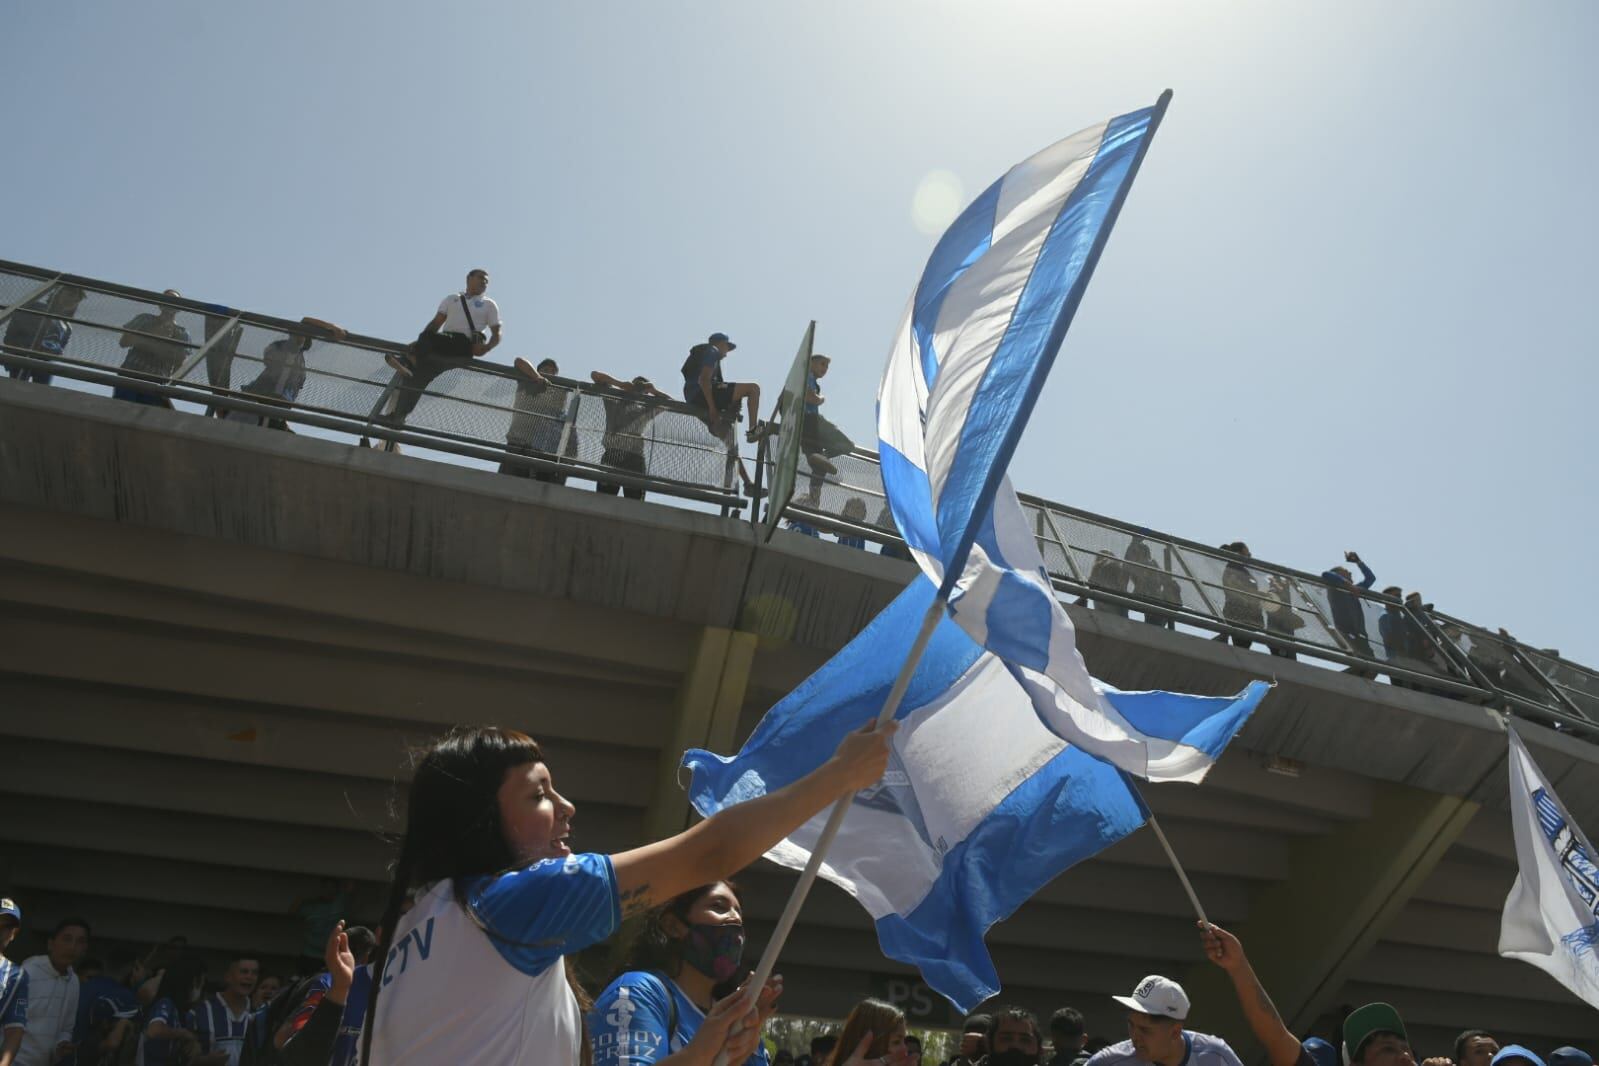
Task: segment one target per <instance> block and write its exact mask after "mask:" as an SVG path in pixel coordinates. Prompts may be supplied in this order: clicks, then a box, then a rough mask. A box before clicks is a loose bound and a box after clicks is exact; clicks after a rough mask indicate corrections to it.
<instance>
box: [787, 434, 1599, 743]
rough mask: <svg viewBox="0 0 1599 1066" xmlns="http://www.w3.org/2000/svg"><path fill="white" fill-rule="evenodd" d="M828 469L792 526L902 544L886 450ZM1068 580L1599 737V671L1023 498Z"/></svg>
mask: <svg viewBox="0 0 1599 1066" xmlns="http://www.w3.org/2000/svg"><path fill="white" fill-rule="evenodd" d="M831 462H832V464H833V465H834V466H835V467H837V469H838V472H837V473H836V474H825V475H824V474H820V473H817V472H814V471H812V470H810V469H809V467H808V465H807V462H806V460H805V459H804V458H801V459H799V462H798V469H797V476H796V479H795V486H796V487H795V493H794V498H793V500H792V502H791V503H790V505H789V509H788V513H789V516H790V519H791V521H795V522H799V523H802V524H803V525H806V526H809V527H811V528H815V529H821V530H827V531H829V532H833V533H836V534H839V535H840V536H844V537H856V538H862V539H865V540H868V541H875V542H877V543H879V544H881V545H883V546H884V548H885V553H886V554H900V553H902V552H903V548H904V542H903V541H902V540H901V539H900V538H899V535H898V532H897V531H896V530H895V528H894V521H893V517H892V515H891V514H890V513H889V510H888V507H887V500H886V498H885V497H884V494H883V482H882V475H881V471H880V470H879V468H878V465H877V457H876V456H875V455H874V454H872V453H871V452H868V451H864V450H861V449H857V450H856V451H855V452H853V453H852V454H850V455H848V456H840V457H836V458H834V459H832V460H831ZM1021 501H1022V509H1023V511H1024V512H1025V513H1026V514H1027V516H1028V519H1029V522H1030V524H1031V526H1032V530H1033V535H1034V537H1035V538H1036V540H1037V543H1038V549H1039V553H1040V554H1041V555H1042V556H1043V559H1044V565H1045V569H1047V570H1048V571H1049V574H1050V577H1051V579H1052V580H1053V582H1054V584H1055V587H1056V588H1057V589H1059V590H1060V591H1061V592H1063V593H1066V594H1068V595H1071V596H1075V597H1077V602H1078V603H1080V604H1083V605H1086V606H1091V607H1093V608H1095V609H1097V610H1103V611H1109V612H1111V613H1114V614H1118V615H1121V616H1122V617H1128V618H1130V617H1134V615H1135V614H1136V616H1137V617H1139V618H1141V619H1142V620H1143V621H1145V622H1147V623H1149V624H1152V625H1157V626H1161V627H1163V628H1173V629H1175V628H1177V627H1178V626H1182V627H1184V628H1185V629H1195V630H1201V631H1205V632H1209V633H1213V634H1216V639H1218V640H1230V641H1232V642H1233V643H1234V644H1237V645H1241V646H1245V647H1249V646H1257V645H1258V646H1260V647H1262V648H1264V649H1266V650H1267V651H1269V652H1271V653H1272V654H1274V655H1280V656H1284V657H1298V656H1301V655H1303V656H1305V657H1306V658H1311V659H1317V660H1321V661H1324V662H1329V663H1334V664H1338V665H1342V666H1344V667H1345V668H1346V670H1347V671H1348V672H1350V673H1352V674H1357V675H1360V676H1364V677H1368V678H1372V679H1376V678H1377V677H1378V676H1379V675H1380V676H1383V677H1386V678H1387V679H1388V680H1389V682H1390V683H1392V684H1393V685H1395V686H1398V687H1402V688H1409V689H1412V690H1415V691H1420V692H1427V693H1432V694H1434V695H1440V696H1447V697H1450V698H1454V699H1462V700H1467V701H1470V702H1474V703H1482V704H1487V705H1493V706H1496V707H1499V708H1502V709H1505V710H1509V711H1513V712H1515V713H1518V714H1521V715H1524V716H1526V717H1529V718H1532V719H1535V720H1539V721H1542V722H1544V723H1546V724H1551V725H1554V726H1555V727H1557V728H1559V729H1562V730H1564V731H1568V732H1571V733H1574V734H1581V735H1584V736H1587V737H1589V738H1592V739H1599V672H1596V671H1594V670H1591V669H1589V668H1588V667H1585V666H1580V665H1578V664H1576V663H1572V662H1569V661H1567V660H1565V659H1562V658H1560V657H1559V656H1558V655H1557V654H1556V653H1553V652H1550V651H1547V650H1538V649H1535V648H1531V647H1529V646H1527V645H1524V644H1521V643H1520V642H1518V641H1516V640H1514V639H1513V638H1510V637H1508V636H1507V635H1505V634H1502V633H1500V634H1496V633H1490V632H1489V631H1487V630H1485V629H1483V628H1481V627H1478V626H1473V625H1470V624H1469V623H1466V622H1463V621H1461V620H1460V619H1457V618H1452V617H1450V616H1448V615H1444V614H1441V613H1438V612H1436V611H1431V610H1418V609H1415V608H1413V607H1411V606H1408V605H1406V604H1405V603H1403V602H1401V601H1399V600H1395V599H1392V598H1390V597H1387V596H1384V595H1382V594H1381V593H1377V592H1372V591H1367V590H1364V589H1361V588H1359V587H1357V586H1354V585H1349V584H1335V583H1334V582H1333V581H1331V580H1329V579H1328V578H1326V577H1325V576H1323V575H1318V574H1310V573H1306V572H1303V571H1299V570H1294V569H1291V568H1289V567H1284V566H1278V565H1276V564H1273V563H1268V562H1263V561H1261V560H1258V559H1254V558H1248V557H1245V556H1241V555H1235V554H1233V553H1231V552H1228V551H1224V550H1222V549H1220V548H1212V547H1208V546H1206V545H1202V544H1198V543H1195V542H1193V541H1189V540H1184V539H1182V538H1179V537H1173V536H1170V535H1168V534H1164V533H1157V532H1154V531H1152V530H1149V529H1144V528H1141V527H1139V526H1135V525H1133V524H1131V523H1127V522H1121V521H1118V520H1116V519H1113V518H1107V517H1105V516H1103V515H1096V514H1092V513H1090V512H1087V511H1081V510H1078V509H1076V508H1072V507H1066V506H1064V505H1062V504H1057V503H1052V502H1050V501H1048V500H1044V499H1040V498H1038V497H1036V496H1027V495H1022V496H1021Z"/></svg>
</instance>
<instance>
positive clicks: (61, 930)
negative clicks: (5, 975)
mask: <svg viewBox="0 0 1599 1066" xmlns="http://www.w3.org/2000/svg"><path fill="white" fill-rule="evenodd" d="M88 950H89V923H88V922H86V921H84V920H83V919H82V918H63V919H62V920H61V921H59V922H57V923H56V927H55V932H53V933H51V934H50V939H49V940H47V941H45V953H44V954H43V955H35V956H34V957H33V958H31V959H28V960H27V961H26V962H24V963H23V964H22V972H23V973H25V974H27V975H28V1027H27V1029H26V1030H25V1031H24V1032H23V1034H22V1047H21V1048H19V1049H18V1050H17V1066H54V1064H55V1062H56V1061H57V1060H59V1059H61V1058H64V1057H65V1056H67V1055H70V1054H71V1053H72V1050H73V1045H72V1026H73V1024H74V1023H76V1022H77V1020H78V975H77V974H76V973H74V972H73V970H72V967H73V966H74V965H76V964H77V962H78V960H79V959H81V958H83V953H84V952H86V951H88Z"/></svg>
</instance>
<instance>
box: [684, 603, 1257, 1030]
mask: <svg viewBox="0 0 1599 1066" xmlns="http://www.w3.org/2000/svg"><path fill="white" fill-rule="evenodd" d="M935 595H936V591H935V589H934V587H933V585H932V584H931V583H930V582H929V581H927V580H926V579H925V578H920V577H919V578H917V579H916V581H915V582H914V583H913V584H912V585H911V586H910V587H909V588H907V589H906V590H905V592H904V593H902V594H901V595H900V596H899V598H898V599H896V600H895V601H894V603H893V604H891V605H890V606H889V607H888V608H887V609H885V610H884V611H883V612H882V613H881V614H880V615H878V616H877V618H876V619H874V620H873V621H872V622H871V624H870V625H868V626H867V627H866V629H864V630H863V631H862V632H861V633H860V634H859V635H858V636H857V637H856V638H855V639H854V640H853V641H851V642H850V644H849V645H847V646H846V647H845V648H844V649H843V650H842V651H840V652H839V653H838V655H836V656H835V657H834V658H832V659H831V660H829V661H828V662H827V663H826V664H825V665H823V666H822V667H821V669H819V670H818V671H817V672H816V673H815V674H813V675H812V676H811V677H810V678H808V679H807V680H806V681H805V682H803V683H802V684H801V685H800V686H799V687H798V688H796V689H795V690H794V691H793V692H792V693H790V694H789V695H788V696H787V697H785V698H784V699H783V700H782V701H781V702H779V703H778V704H777V706H775V707H774V708H772V710H771V711H770V712H769V713H768V714H767V715H766V717H765V718H763V719H762V720H761V723H760V725H759V726H757V727H756V729H755V732H754V733H753V734H752V735H751V737H750V739H749V741H748V742H747V743H746V744H745V745H744V747H743V748H742V749H741V750H740V751H739V753H738V754H737V755H735V756H733V757H731V758H726V757H722V756H718V755H715V754H712V753H710V752H706V751H700V750H692V751H689V752H687V753H685V755H684V757H683V765H684V766H686V767H688V768H690V769H691V770H692V771H693V782H692V785H691V787H690V792H689V795H690V799H691V801H692V802H693V804H694V807H695V809H696V810H698V811H699V812H700V813H701V814H702V815H705V816H707V817H709V816H710V815H712V814H714V813H716V812H717V811H719V810H721V809H722V808H724V807H727V806H731V805H733V804H735V803H739V802H742V801H744V800H747V799H752V798H754V797H756V796H759V795H763V794H765V793H766V792H769V791H774V790H776V789H779V788H782V787H783V786H784V785H787V784H790V783H791V782H793V781H796V780H798V779H799V778H800V777H802V776H804V775H805V774H807V773H809V772H810V771H811V770H813V769H815V768H816V767H817V766H819V765H821V764H822V763H823V762H825V761H826V760H827V759H828V758H829V757H830V756H831V755H832V753H833V751H834V749H835V748H836V747H837V746H838V743H839V741H840V740H842V739H843V737H844V735H845V734H846V733H847V732H849V731H850V730H852V729H859V728H860V727H861V726H862V725H864V724H865V723H867V722H869V721H871V720H872V719H873V718H874V717H875V716H876V715H877V712H878V711H879V710H880V709H881V708H882V706H883V703H884V701H885V699H886V698H887V695H888V692H889V689H890V688H891V687H892V685H893V683H894V679H895V676H896V675H897V673H898V672H899V669H900V667H901V665H903V663H904V661H905V657H906V654H907V652H908V651H909V649H910V645H911V643H912V640H913V639H914V636H915V634H916V632H917V630H918V628H919V624H920V622H921V619H922V617H923V616H924V615H925V613H926V612H927V610H928V608H929V606H930V605H931V604H932V603H933V602H934V599H935ZM1108 698H1110V699H1111V700H1113V701H1116V704H1117V706H1119V707H1120V709H1121V713H1123V714H1124V715H1125V716H1126V717H1127V718H1128V719H1129V720H1133V721H1137V722H1138V723H1139V725H1140V726H1141V727H1142V728H1143V729H1144V730H1145V732H1147V733H1148V734H1149V735H1150V736H1151V737H1153V738H1158V739H1159V740H1160V741H1161V742H1162V743H1165V744H1167V745H1170V746H1171V747H1172V748H1173V749H1174V750H1175V749H1179V748H1181V749H1183V750H1185V751H1187V752H1188V753H1189V755H1190V757H1191V758H1192V759H1194V760H1195V761H1198V762H1203V763H1204V764H1206V765H1208V764H1209V763H1210V762H1213V761H1214V760H1215V758H1216V756H1217V755H1219V754H1220V752H1221V749H1222V748H1223V746H1225V745H1226V743H1227V742H1228V740H1230V739H1231V738H1232V736H1233V734H1234V732H1236V731H1237V729H1238V728H1239V727H1240V726H1241V725H1242V724H1243V721H1244V719H1245V718H1247V717H1248V715H1249V712H1250V711H1251V710H1252V709H1253V707H1254V704H1255V702H1256V701H1257V700H1258V696H1256V697H1255V698H1254V699H1251V698H1249V697H1248V695H1247V694H1246V695H1245V696H1244V697H1241V698H1225V699H1224V698H1217V699H1204V700H1196V699H1194V698H1191V697H1182V698H1179V699H1176V700H1173V699H1171V698H1169V697H1167V695H1166V694H1165V693H1117V692H1114V691H1113V690H1112V691H1110V692H1109V693H1108ZM897 717H898V719H899V721H900V730H899V732H898V733H897V734H896V735H895V738H894V750H893V754H892V756H891V758H890V762H889V771H888V773H887V774H886V775H885V776H884V778H883V781H882V783H881V784H880V785H879V786H878V787H876V788H874V789H870V790H867V791H865V792H862V793H860V794H859V795H858V796H856V797H855V799H854V802H853V805H852V806H851V808H850V809H849V812H848V814H847V815H846V816H845V819H844V822H843V825H842V828H841V829H840V832H839V834H838V837H837V838H836V839H835V840H834V842H833V845H832V847H831V849H830V850H829V851H828V852H827V855H826V858H825V860H824V862H823V864H822V866H821V870H820V874H821V876H822V877H825V878H827V879H828V880H829V881H832V882H833V883H834V884H837V885H839V886H840V887H842V888H843V889H844V890H845V891H846V892H848V893H849V894H850V895H852V896H854V897H855V898H856V899H857V900H858V901H859V902H860V903H861V905H862V906H864V907H865V908H866V910H867V911H868V913H870V914H871V916H872V918H873V920H874V922H875V923H876V927H877V933H878V939H879V942H880V943H881V946H882V949H883V952H884V954H886V955H888V956H889V957H890V958H895V959H899V960H901V961H903V962H907V963H911V964H913V965H915V966H917V967H918V968H920V970H921V972H922V975H923V978H924V980H926V981H927V983H928V984H929V985H930V986H931V987H933V988H935V989H937V990H938V991H939V992H941V993H942V994H943V995H945V996H946V997H948V998H949V999H950V1000H951V1001H952V1002H953V1003H955V1004H956V1006H958V1007H959V1008H960V1009H962V1010H968V1009H970V1008H971V1007H973V1006H975V1005H976V1004H977V1003H979V1002H981V1001H982V1000H983V999H986V998H987V997H988V996H990V995H993V994H994V993H995V992H997V991H998V989H999V979H998V975H997V974H996V973H995V970H994V966H993V963H992V962H991V961H990V959H989V956H988V952H987V949H986V948H985V947H984V945H983V936H984V934H985V933H986V932H987V930H988V928H989V927H990V926H991V925H993V924H994V923H995V922H997V921H999V920H1001V919H1003V918H1005V917H1007V916H1008V915H1010V914H1011V913H1012V912H1013V911H1014V910H1015V909H1016V908H1017V907H1018V906H1020V905H1021V904H1022V903H1023V902H1024V901H1025V900H1026V899H1028V898H1029V897H1030V896H1032V895H1033V894H1034V893H1035V892H1037V891H1038V889H1040V888H1041V887H1043V885H1045V884H1046V883H1047V882H1049V881H1050V880H1051V879H1052V878H1054V877H1055V876H1056V875H1057V874H1059V873H1061V872H1062V871H1063V870H1065V869H1066V868H1067V867H1069V866H1071V865H1072V864H1073V863H1075V862H1078V861H1080V860H1082V859H1085V858H1087V857H1089V856H1091V855H1093V854H1095V853H1096V852H1098V851H1100V850H1101V849H1102V848H1104V847H1106V846H1107V845H1109V844H1112V843H1114V842H1115V841H1117V840H1120V839H1121V838H1122V837H1124V836H1126V835H1127V834H1128V833H1131V832H1132V831H1133V830H1135V829H1136V828H1138V827H1139V826H1140V825H1142V824H1143V822H1144V820H1145V818H1146V815H1147V812H1146V811H1145V809H1144V806H1143V803H1142V801H1141V800H1140V799H1139V797H1138V794H1137V792H1136V791H1135V790H1134V789H1133V788H1132V786H1131V785H1130V783H1129V781H1128V779H1127V778H1126V776H1125V775H1124V774H1123V773H1122V772H1121V771H1119V770H1118V769H1117V768H1116V767H1114V766H1111V765H1109V764H1108V763H1106V762H1104V761H1102V760H1100V759H1098V758H1095V757H1093V756H1092V755H1089V754H1088V753H1086V752H1084V751H1082V750H1080V749H1078V748H1076V747H1074V746H1072V745H1070V744H1068V743H1066V742H1065V741H1063V740H1062V739H1061V738H1060V737H1059V736H1058V735H1056V734H1055V733H1054V732H1052V731H1051V730H1050V729H1048V728H1046V727H1045V725H1044V724H1043V722H1042V721H1040V719H1039V717H1038V714H1037V713H1036V711H1035V710H1034V707H1033V701H1032V699H1031V698H1030V697H1029V696H1028V695H1027V694H1026V692H1025V689H1024V684H1023V682H1022V680H1021V678H1020V677H1019V675H1018V673H1017V672H1016V671H1015V670H1014V669H1013V668H1012V667H1011V666H1010V665H1009V664H1007V663H1006V662H1005V661H1004V660H1002V659H1001V658H999V657H998V656H996V655H994V654H993V653H991V652H988V651H986V650H985V649H983V648H982V647H980V646H979V645H978V644H977V643H975V642H974V641H973V640H972V639H971V638H970V637H969V636H968V635H967V634H966V633H965V632H964V631H963V630H962V629H961V628H960V627H959V626H957V625H955V624H954V623H953V622H951V621H950V620H949V619H947V618H946V619H944V620H942V621H941V622H940V623H939V625H938V627H937V629H936V630H935V631H934V633H933V637H932V639H931V642H930V643H929V645H928V647H927V650H926V653H925V654H924V655H923V657H922V659H921V662H920V665H919V666H918V668H917V670H916V672H915V673H914V674H913V675H912V678H911V682H910V686H909V688H908V689H907V691H906V694H905V698H904V701H903V702H902V703H901V705H900V708H899V711H898V714H897ZM826 820H827V815H826V812H824V813H823V814H820V815H818V816H817V817H816V818H814V819H812V821H811V822H809V823H808V824H806V825H805V826H803V827H802V828H801V829H799V830H798V831H797V832H795V833H794V834H793V835H792V836H790V837H789V838H788V839H787V840H785V841H784V842H783V843H781V844H779V845H778V846H777V847H776V848H774V849H773V850H772V851H771V852H769V853H768V856H767V857H768V858H771V859H772V860H774V861H776V862H778V863H780V864H782V865H784V866H788V867H791V868H793V869H802V868H803V867H804V866H805V863H806V862H807V860H808V859H809V858H810V852H811V846H812V845H813V844H814V843H815V842H816V840H817V838H818V836H819V835H820V834H821V831H822V827H823V825H824V823H825V822H826Z"/></svg>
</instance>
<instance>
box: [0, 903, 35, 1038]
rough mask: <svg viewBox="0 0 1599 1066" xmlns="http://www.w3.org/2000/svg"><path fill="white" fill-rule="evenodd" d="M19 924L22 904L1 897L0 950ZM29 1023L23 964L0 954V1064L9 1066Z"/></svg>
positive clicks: (8, 943)
mask: <svg viewBox="0 0 1599 1066" xmlns="http://www.w3.org/2000/svg"><path fill="white" fill-rule="evenodd" d="M21 928H22V908H21V907H18V906H17V904H16V901H14V900H11V899H3V898H0V952H3V951H5V949H6V948H8V947H10V946H11V942H12V941H13V940H15V939H16V938H17V931H18V930H19V929H21ZM27 1027H28V975H27V974H25V973H23V972H22V967H20V966H18V965H17V964H16V963H14V962H12V961H11V960H10V959H8V958H6V957H5V956H4V955H0V1066H11V1062H12V1060H13V1059H15V1058H16V1057H17V1048H19V1047H21V1046H22V1032H23V1030H24V1029H26V1028H27Z"/></svg>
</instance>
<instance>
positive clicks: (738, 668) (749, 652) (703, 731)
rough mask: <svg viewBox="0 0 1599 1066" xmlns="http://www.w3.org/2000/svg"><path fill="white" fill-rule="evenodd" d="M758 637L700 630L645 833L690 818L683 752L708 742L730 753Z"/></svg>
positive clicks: (653, 834) (658, 832)
mask: <svg viewBox="0 0 1599 1066" xmlns="http://www.w3.org/2000/svg"><path fill="white" fill-rule="evenodd" d="M758 639H759V638H757V637H756V636H755V634H753V633H744V632H740V631H739V630H736V629H722V628H721V627H719V626H706V627H705V629H704V630H702V631H701V633H700V638H699V640H698V642H696V644H695V647H694V659H693V662H692V663H691V664H690V666H689V670H688V673H687V674H685V675H684V677H683V685H682V687H681V688H680V689H678V694H677V703H676V708H675V713H676V722H675V723H674V726H673V730H672V739H671V741H670V742H669V743H668V744H667V746H666V747H665V748H664V749H663V750H662V752H661V761H660V769H659V771H658V773H657V775H656V783H655V796H654V799H653V800H652V801H651V803H650V810H649V814H648V816H647V817H646V818H645V832H646V839H648V840H659V839H661V838H662V837H666V836H671V835H672V834H673V833H676V832H678V831H679V830H681V829H682V828H683V827H684V826H685V825H687V823H688V794H687V793H686V792H685V791H684V789H683V788H682V787H681V786H679V784H678V779H677V771H678V763H679V761H680V760H681V759H682V758H683V752H684V751H686V750H687V749H689V748H707V749H709V750H711V751H715V752H720V753H723V754H726V753H727V752H728V751H729V750H730V749H731V748H732V745H733V739H734V734H735V732H736V730H737V729H738V716H739V712H740V711H741V710H742V709H743V706H744V694H745V691H746V690H747V689H748V687H749V677H750V665H751V663H752V662H753V661H754V658H755V645H756V641H757V640H758Z"/></svg>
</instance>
